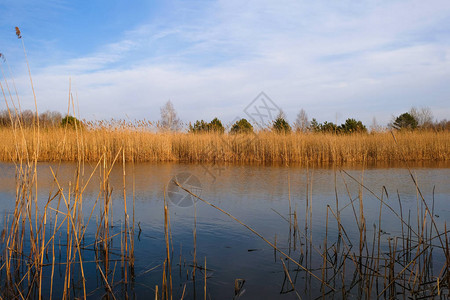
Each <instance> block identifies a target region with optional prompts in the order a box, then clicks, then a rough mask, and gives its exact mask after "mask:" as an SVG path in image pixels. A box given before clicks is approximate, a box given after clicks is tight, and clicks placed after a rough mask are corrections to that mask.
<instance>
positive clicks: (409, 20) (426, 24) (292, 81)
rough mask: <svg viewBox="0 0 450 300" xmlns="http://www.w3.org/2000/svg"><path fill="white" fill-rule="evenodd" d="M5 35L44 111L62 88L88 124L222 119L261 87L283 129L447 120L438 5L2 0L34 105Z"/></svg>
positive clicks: (449, 110)
mask: <svg viewBox="0 0 450 300" xmlns="http://www.w3.org/2000/svg"><path fill="white" fill-rule="evenodd" d="M14 26H19V27H20V29H21V31H22V35H23V38H24V42H25V46H26V50H27V54H28V60H29V62H30V66H31V71H32V76H33V81H34V85H35V88H36V94H37V100H38V109H39V110H40V111H44V110H47V109H51V110H59V111H66V110H67V98H68V91H69V79H70V80H71V82H72V92H73V94H74V97H76V99H78V103H79V109H80V114H81V117H83V118H87V119H94V118H96V119H109V118H112V117H115V118H130V119H134V118H146V119H150V120H157V119H159V110H160V107H161V106H162V105H163V104H164V103H165V102H166V101H167V100H169V99H170V100H171V101H172V102H173V103H174V106H175V108H176V109H177V112H178V114H179V116H180V117H181V119H182V120H184V121H186V122H189V121H194V120H196V119H205V120H210V119H212V118H213V117H215V116H218V117H219V118H221V119H222V120H223V121H224V122H229V121H231V120H233V119H234V118H235V117H238V116H242V117H244V112H243V110H244V109H245V107H246V106H247V105H248V104H249V103H250V102H251V101H252V100H253V99H254V98H255V97H256V96H257V95H258V94H259V93H260V92H261V91H264V92H265V93H266V94H267V95H268V96H269V97H271V99H272V100H273V101H274V102H275V103H276V104H277V105H278V106H279V107H281V108H282V109H283V110H284V111H285V113H286V115H287V117H288V119H289V121H291V122H293V121H294V120H295V116H296V114H297V113H298V111H299V110H300V109H301V108H303V109H305V110H306V112H307V113H308V115H309V117H310V118H313V117H315V118H316V119H318V120H319V121H321V122H322V121H325V120H328V121H333V122H336V121H337V122H338V123H341V122H344V121H345V119H346V118H348V117H355V118H357V119H361V120H362V121H363V122H364V123H366V124H368V125H370V123H371V122H372V119H373V117H375V118H376V119H377V121H378V123H379V124H382V125H383V124H386V123H387V122H388V121H390V119H391V117H392V115H398V114H400V113H403V112H405V111H407V110H409V109H410V107H411V106H416V107H424V106H426V107H430V108H431V109H432V111H433V113H434V116H435V117H436V118H438V119H442V118H450V105H449V104H450V1H448V0H440V1H438V0H430V1H414V0H411V1H399V0H397V1H395V0H392V1H346V0H344V1H290V0H279V1H272V0H269V1H265V0H260V1H243V0H240V1H235V0H228V1H140V0H139V1H133V2H130V1H127V2H126V1H65V0H51V1H24V0H0V38H1V39H0V52H1V53H3V54H4V55H5V57H6V58H7V60H8V63H9V65H10V66H11V69H12V72H13V74H14V75H13V76H14V79H15V81H16V84H17V86H18V90H19V94H20V97H21V101H22V107H24V108H30V109H31V108H33V105H34V102H33V97H32V93H31V88H30V83H29V79H28V77H27V76H28V75H27V69H26V64H25V58H24V54H23V50H22V48H21V47H22V45H21V43H20V41H19V40H17V38H16V36H15V34H14ZM2 80H4V78H2ZM9 80H11V79H9ZM4 106H5V105H4V101H2V104H1V105H0V108H2V109H3V108H4Z"/></svg>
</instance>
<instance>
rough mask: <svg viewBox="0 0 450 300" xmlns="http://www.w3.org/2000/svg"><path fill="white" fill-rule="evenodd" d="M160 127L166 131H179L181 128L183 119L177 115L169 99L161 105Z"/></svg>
mask: <svg viewBox="0 0 450 300" xmlns="http://www.w3.org/2000/svg"><path fill="white" fill-rule="evenodd" d="M160 127H161V129H162V130H165V131H178V130H180V129H181V120H180V119H179V118H178V116H177V112H176V111H175V108H174V107H173V104H172V102H171V101H170V100H169V101H167V102H166V104H164V106H163V107H161V121H160Z"/></svg>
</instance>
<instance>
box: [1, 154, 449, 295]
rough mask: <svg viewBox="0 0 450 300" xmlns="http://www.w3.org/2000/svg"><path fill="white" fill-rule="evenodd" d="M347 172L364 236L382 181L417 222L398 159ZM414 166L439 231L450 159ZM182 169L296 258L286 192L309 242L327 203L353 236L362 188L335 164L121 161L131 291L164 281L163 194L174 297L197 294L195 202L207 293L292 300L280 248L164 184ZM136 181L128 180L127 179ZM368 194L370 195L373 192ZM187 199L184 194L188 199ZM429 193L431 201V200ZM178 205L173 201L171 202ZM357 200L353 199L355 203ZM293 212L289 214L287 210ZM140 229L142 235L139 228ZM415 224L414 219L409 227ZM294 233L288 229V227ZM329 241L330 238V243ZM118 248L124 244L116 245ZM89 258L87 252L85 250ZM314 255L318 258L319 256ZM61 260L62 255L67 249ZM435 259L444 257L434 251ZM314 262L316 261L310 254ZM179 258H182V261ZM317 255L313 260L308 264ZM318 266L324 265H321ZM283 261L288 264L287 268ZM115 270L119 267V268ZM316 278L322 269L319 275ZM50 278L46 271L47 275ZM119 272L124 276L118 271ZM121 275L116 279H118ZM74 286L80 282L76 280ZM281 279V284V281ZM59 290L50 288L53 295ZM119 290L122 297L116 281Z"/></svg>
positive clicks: (65, 181)
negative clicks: (132, 233)
mask: <svg viewBox="0 0 450 300" xmlns="http://www.w3.org/2000/svg"><path fill="white" fill-rule="evenodd" d="M50 167H52V168H53V169H54V170H56V169H58V166H57V165H56V164H48V163H42V164H40V165H39V170H38V174H39V177H38V184H39V186H38V194H39V200H40V202H41V203H40V204H41V206H42V205H43V204H44V203H45V201H47V199H48V195H49V191H50V190H52V189H53V191H54V190H55V186H54V183H53V181H52V176H51V172H50ZM75 167H76V166H75V165H74V164H63V165H61V166H60V168H59V173H58V178H59V182H61V185H62V186H63V187H64V190H65V191H68V190H69V182H70V181H71V180H73V176H74V170H75ZM342 169H343V170H345V171H346V172H347V173H348V174H350V175H351V176H353V177H354V178H355V179H357V180H358V181H360V182H361V183H363V184H364V186H365V187H366V188H363V189H362V196H363V203H364V213H365V218H366V223H367V230H368V231H367V232H368V233H367V234H368V236H372V235H373V224H376V225H377V226H378V218H379V209H380V201H379V200H378V199H377V198H376V197H375V196H374V195H372V194H371V192H373V193H374V194H376V195H377V196H379V197H381V194H382V190H383V187H385V188H386V191H387V195H388V197H386V195H384V199H385V201H386V203H387V204H389V205H390V206H391V207H392V208H394V209H395V210H396V211H397V212H399V211H400V209H399V200H398V198H400V199H401V204H402V208H403V214H404V215H405V216H406V215H408V214H409V215H410V220H411V223H412V224H414V223H415V222H416V220H417V201H418V193H417V189H416V187H415V185H414V182H413V180H412V179H411V176H410V174H409V172H408V170H407V169H406V168H405V166H402V165H395V166H387V165H374V166H366V167H364V168H362V166H358V165H353V166H343V167H342ZM90 170H92V166H88V165H87V166H86V167H85V177H84V178H85V181H86V180H87V178H88V177H89V172H90ZM411 171H412V173H413V175H414V176H415V178H417V182H418V185H419V188H420V191H421V193H422V194H423V196H424V197H425V199H426V200H427V201H428V203H429V205H430V209H431V208H432V207H434V215H435V218H436V221H437V223H438V226H439V230H441V231H442V230H443V224H444V222H445V221H447V222H448V221H450V205H449V204H450V184H449V183H450V164H449V163H443V164H434V165H432V164H425V165H420V166H419V165H413V166H411ZM14 174H15V167H14V165H13V164H8V163H2V164H0V203H1V206H0V207H1V214H2V216H3V217H5V216H7V215H8V214H9V213H10V212H11V211H13V210H14V199H15V189H14V187H15V179H14ZM176 175H178V181H179V182H180V183H182V182H184V185H185V187H187V188H190V189H192V190H193V191H194V192H195V193H196V194H198V195H200V196H201V197H202V198H203V199H205V200H207V201H209V202H211V203H213V204H214V205H216V206H218V207H220V208H222V209H223V210H225V211H226V212H228V213H230V214H232V215H233V216H234V217H236V218H237V219H239V220H241V221H242V222H244V223H245V224H247V225H248V226H250V227H252V228H253V229H255V230H256V231H257V232H259V233H260V234H261V235H262V236H264V237H265V238H267V239H268V240H269V241H271V242H273V241H274V240H275V237H276V239H277V246H278V247H279V248H280V249H283V250H284V251H286V252H288V251H289V248H290V247H289V244H290V245H291V252H290V253H291V256H292V257H295V258H296V259H297V258H298V257H299V256H300V253H301V252H300V251H301V250H300V249H301V244H300V243H304V242H305V240H304V237H297V239H296V243H298V246H297V247H296V250H295V251H294V250H293V248H292V246H293V245H292V243H293V240H292V239H290V238H289V237H290V234H289V229H290V226H289V222H288V221H287V219H289V198H290V200H291V210H292V213H293V212H294V211H296V214H297V221H298V227H299V228H300V229H301V230H304V228H305V210H306V199H307V197H310V198H309V199H311V200H312V210H311V211H312V219H311V225H312V227H311V232H312V240H313V244H315V245H317V246H319V245H322V244H323V240H324V237H325V225H326V212H327V209H326V207H327V205H330V207H331V208H332V209H333V210H334V211H336V205H337V201H336V199H338V206H339V209H340V215H341V219H342V220H343V221H342V222H343V225H344V227H345V230H346V231H347V234H348V235H350V236H355V235H357V234H358V231H357V226H356V222H355V217H354V212H353V210H352V207H351V205H349V204H350V199H357V198H358V195H359V193H360V191H361V185H360V184H359V183H357V182H356V181H355V180H354V179H352V178H350V177H349V176H348V175H347V174H345V173H343V172H341V171H340V170H339V169H336V168H333V167H314V168H312V167H311V168H309V169H306V168H304V167H300V166H298V167H295V166H293V167H292V166H291V167H290V168H288V167H283V166H260V165H255V166H253V165H250V166H249V165H245V166H240V165H230V166H220V167H217V166H201V165H192V164H172V163H170V164H169V163H167V164H166V163H165V164H138V165H136V166H134V170H133V169H132V168H131V166H128V167H127V178H126V180H127V201H128V211H129V214H130V216H131V214H132V191H133V185H134V189H135V220H136V221H135V222H136V250H135V256H136V271H135V272H136V280H135V284H134V287H133V291H132V294H133V295H134V296H136V297H137V298H149V297H153V295H154V287H155V285H159V286H161V281H162V273H163V271H162V263H163V262H164V259H165V255H166V253H165V237H164V191H165V190H166V191H167V193H166V200H167V201H168V202H169V203H170V205H169V211H170V221H171V233H172V242H173V256H172V258H173V270H172V272H173V273H172V276H173V291H174V295H175V299H177V298H179V297H180V296H181V293H182V290H183V286H184V285H185V284H186V298H187V299H189V298H193V297H194V292H195V294H196V296H197V298H199V299H203V276H204V274H203V271H202V270H197V280H196V288H195V291H194V288H193V286H194V284H193V282H192V277H191V276H190V272H191V271H192V265H193V255H194V252H193V249H194V247H193V229H194V221H195V220H194V209H196V215H197V218H196V232H197V247H196V249H197V264H198V265H200V266H203V265H204V261H205V257H206V262H207V270H208V271H207V276H208V278H207V292H208V294H210V295H211V298H212V299H231V298H233V295H234V281H235V279H237V278H240V279H245V284H244V286H243V289H245V292H244V294H243V295H242V299H261V298H265V299H276V298H280V299H296V298H297V297H296V295H295V293H293V292H290V293H282V291H283V290H284V291H286V290H289V289H290V285H289V283H288V282H285V273H284V271H283V265H282V263H281V261H280V259H279V256H280V255H279V254H277V255H276V256H274V251H273V249H272V248H271V247H270V246H269V245H267V244H266V243H265V242H264V241H263V240H262V239H260V238H259V237H257V236H256V235H255V234H253V233H252V232H250V231H249V230H248V229H246V228H245V227H243V226H242V225H240V224H238V223H237V222H236V221H234V220H232V219H231V218H230V217H228V216H226V215H224V214H223V213H221V212H220V211H218V210H216V209H214V208H212V207H210V206H208V205H207V204H205V203H203V202H201V201H197V202H196V204H195V205H192V204H193V203H192V199H191V198H190V197H186V194H183V192H182V191H181V190H178V188H177V187H176V186H173V185H170V184H169V183H170V182H171V179H172V178H173V177H174V176H176ZM133 178H134V184H133ZM111 186H112V187H113V194H112V198H113V203H114V204H113V211H114V219H113V222H114V225H115V226H114V230H116V231H117V230H120V228H121V225H122V224H123V222H124V216H123V174H122V167H121V166H118V167H116V168H114V169H113V171H112V173H111ZM98 187H99V182H98V176H97V175H94V176H93V178H92V180H91V182H90V183H89V184H88V185H87V188H86V190H85V192H84V196H83V199H84V200H83V210H84V211H85V212H86V213H85V215H86V218H87V217H88V213H87V212H88V211H89V208H90V207H92V205H93V204H94V202H95V200H96V199H97V196H98V191H99V188H98ZM369 190H370V191H371V192H370V191H369ZM185 197H186V198H185ZM433 199H434V205H433ZM174 203H176V205H174ZM358 203H359V200H356V201H355V203H354V205H355V208H356V210H358V209H359V204H358ZM291 218H293V214H292V215H291ZM138 223H139V226H140V228H141V230H142V231H141V232H140V234H139V236H138V229H137V228H138V226H137V224H138ZM413 227H414V226H413ZM95 228H96V225H95V220H92V221H91V223H90V224H89V226H88V234H87V236H86V239H87V240H89V239H93V238H94V234H95ZM381 228H382V229H383V231H384V232H386V233H385V235H386V239H387V238H388V237H389V236H395V235H399V234H401V225H400V221H399V220H398V219H397V218H396V217H395V216H394V214H393V213H392V212H390V211H389V210H388V209H387V208H386V207H383V208H382V219H381ZM336 234H337V226H336V222H333V221H332V219H331V218H330V221H329V228H328V235H329V238H330V240H332V238H333V236H335V235H336ZM291 235H292V232H291ZM330 243H331V242H330ZM117 247H119V248H120V245H117ZM84 255H86V258H85V260H86V261H88V260H89V257H90V256H92V255H93V254H90V253H85V254H84ZM318 258H319V262H320V257H318ZM57 259H59V260H61V259H62V260H63V261H64V254H61V256H60V257H58V258H57ZM435 259H436V260H437V261H439V260H441V259H443V258H442V255H440V254H438V253H436V255H435ZM313 260H314V261H316V260H317V258H313ZM180 261H181V265H180V264H179V262H180ZM314 261H313V265H314ZM319 265H320V264H319ZM288 267H289V266H288ZM294 267H295V266H294V265H292V264H291V265H290V267H289V268H290V270H293V269H295V268H294ZM61 268H62V267H59V271H58V272H59V274H62V276H64V270H62V269H61ZM85 268H86V274H87V277H88V279H89V280H88V282H87V290H88V291H92V293H91V294H90V296H91V297H92V298H96V297H99V296H102V295H103V294H104V290H102V289H98V287H99V286H101V284H102V281H101V278H99V275H98V273H97V272H96V269H95V265H94V264H91V265H89V264H88V263H86V266H85ZM119 273H120V272H119V271H117V274H119ZM317 274H318V275H320V271H319V272H318V273H317ZM46 276H47V277H48V276H49V275H48V274H46ZM291 276H292V278H293V279H295V286H296V288H297V290H298V292H299V293H300V294H301V295H302V296H303V295H306V296H307V297H312V296H320V291H319V289H320V283H318V282H315V279H311V280H310V282H309V283H308V284H307V283H306V281H305V279H304V278H305V274H304V272H294V271H292V272H291ZM119 277H120V276H119ZM119 277H117V278H119ZM75 285H76V283H75ZM283 286H284V287H283ZM61 290H62V287H55V291H54V294H55V293H56V295H58V291H61ZM116 291H117V294H116V296H118V297H122V296H123V295H122V296H121V294H120V288H119V287H117V289H116Z"/></svg>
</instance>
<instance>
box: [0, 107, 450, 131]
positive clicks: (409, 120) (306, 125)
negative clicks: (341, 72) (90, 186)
mask: <svg viewBox="0 0 450 300" xmlns="http://www.w3.org/2000/svg"><path fill="white" fill-rule="evenodd" d="M160 113H161V119H160V121H159V122H157V123H156V128H157V129H158V130H159V131H163V132H178V131H181V130H182V129H183V127H184V125H183V123H182V122H181V120H180V118H179V117H178V115H177V113H176V110H175V108H174V106H173V104H172V102H171V101H168V102H167V103H166V104H165V105H164V106H163V107H161V111H160ZM37 120H39V127H41V128H51V127H60V126H69V127H75V125H78V126H87V127H89V122H85V121H80V120H78V119H77V118H75V117H73V116H70V115H65V116H64V117H63V115H62V114H61V113H60V112H57V111H49V110H47V111H45V112H43V113H40V114H39V115H38V117H37V116H36V114H35V113H34V112H33V111H31V110H24V111H22V112H21V113H17V114H16V113H15V112H14V111H11V110H9V111H8V110H1V111H0V127H11V126H12V124H14V125H15V126H22V127H32V126H33V125H37V124H38V122H37ZM184 128H185V127H184ZM369 129H370V131H382V130H386V129H393V130H435V131H443V130H450V121H448V120H446V119H444V120H441V121H436V120H434V119H433V114H432V112H431V110H430V109H429V108H420V109H417V108H414V107H413V108H411V109H410V110H409V111H408V112H405V113H402V114H400V115H399V116H393V117H392V120H391V122H390V123H389V124H388V126H387V128H386V127H381V126H378V125H376V121H375V120H374V122H373V124H372V125H371V126H370V128H369ZM187 130H188V132H189V133H193V134H198V133H219V134H222V133H225V132H228V133H230V134H238V133H253V132H255V128H254V127H253V125H252V124H251V123H250V122H249V121H248V120H247V119H245V118H242V119H239V120H236V121H235V122H234V123H233V124H231V126H229V127H228V128H225V126H224V125H223V124H222V121H220V120H219V119H218V118H217V117H216V118H214V119H212V120H211V121H210V122H207V121H204V120H197V121H195V122H194V123H189V124H188V126H187ZM259 131H272V132H276V133H279V134H289V133H291V132H302V133H307V132H313V133H319V132H321V133H334V134H352V133H367V132H368V131H369V130H368V128H367V126H366V125H364V124H363V123H362V122H361V121H360V120H357V119H354V118H348V119H346V120H345V122H344V123H342V124H340V125H338V124H335V123H333V122H328V121H325V122H323V123H319V122H318V121H317V120H316V119H315V118H312V120H311V121H310V120H309V118H308V115H307V113H306V111H305V110H304V109H301V110H300V111H299V113H298V114H297V117H296V120H295V122H294V123H292V124H290V123H289V122H288V120H287V118H286V116H285V114H284V113H283V112H280V113H279V114H278V116H277V117H276V118H275V120H274V121H273V122H272V123H271V124H268V126H267V127H266V128H263V129H259Z"/></svg>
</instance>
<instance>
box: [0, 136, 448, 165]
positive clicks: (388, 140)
mask: <svg viewBox="0 0 450 300" xmlns="http://www.w3.org/2000/svg"><path fill="white" fill-rule="evenodd" d="M80 131H83V132H82V135H83V140H82V141H80V139H79V135H80ZM22 134H23V135H24V137H25V140H27V143H28V145H27V147H26V148H27V149H28V152H29V153H28V155H29V157H32V153H35V151H36V150H37V149H36V148H37V144H36V143H34V142H33V134H34V133H33V129H26V128H24V129H23V133H21V134H20V135H17V134H16V135H15V134H14V132H13V130H12V129H10V128H0V140H1V141H2V143H1V144H0V160H1V161H13V160H17V149H18V148H17V145H18V144H19V145H22V144H23V143H24V142H23V137H22ZM395 136H396V138H397V144H396V143H395V142H394V139H393V137H392V135H391V133H389V132H383V133H374V134H352V135H334V134H322V133H316V134H289V135H280V134H275V133H269V132H262V133H258V134H252V135H232V134H223V135H219V134H212V133H211V134H188V133H154V132H150V131H147V130H135V129H126V128H122V129H104V128H103V129H87V128H81V129H78V130H73V129H66V128H49V129H43V130H41V132H40V140H39V155H38V157H39V160H40V161H60V160H62V161H77V160H79V159H80V158H83V159H84V160H86V161H91V162H95V161H98V160H99V159H100V158H101V157H102V155H104V154H106V156H107V157H108V158H109V159H112V158H113V157H114V155H115V154H116V153H117V151H118V150H119V149H121V148H123V149H124V150H125V153H126V157H125V159H126V161H131V158H134V160H135V161H137V162H144V161H149V162H158V161H174V162H261V163H269V162H283V163H284V162H289V163H294V162H295V163H307V162H308V163H328V162H330V163H331V162H333V163H343V162H363V161H365V162H395V161H401V160H403V159H406V160H408V161H445V160H448V159H449V157H450V132H447V131H442V132H431V131H423V132H421V131H417V132H395ZM20 148H21V149H23V147H20Z"/></svg>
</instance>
